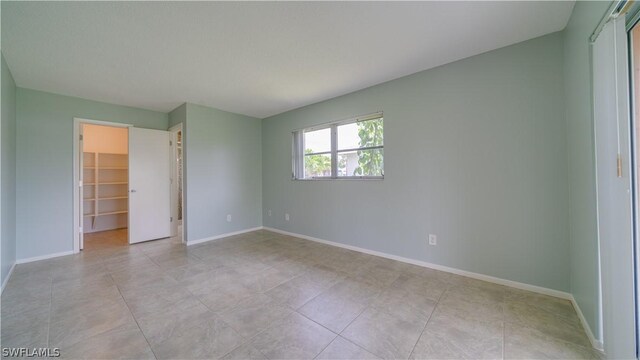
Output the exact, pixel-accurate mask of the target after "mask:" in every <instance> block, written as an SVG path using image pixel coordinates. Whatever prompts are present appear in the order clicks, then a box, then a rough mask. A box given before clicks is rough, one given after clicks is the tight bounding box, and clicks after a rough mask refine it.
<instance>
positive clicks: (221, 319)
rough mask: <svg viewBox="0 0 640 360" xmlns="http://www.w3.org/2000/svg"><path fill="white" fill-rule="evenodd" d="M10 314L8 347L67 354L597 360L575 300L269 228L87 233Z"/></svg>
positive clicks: (8, 293)
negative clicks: (135, 236)
mask: <svg viewBox="0 0 640 360" xmlns="http://www.w3.org/2000/svg"><path fill="white" fill-rule="evenodd" d="M1 316H2V318H1V320H2V340H1V341H2V346H3V347H29V348H33V347H47V346H48V347H59V348H60V351H61V354H62V357H63V358H87V359H107V358H128V359H143V358H157V359H214V358H225V359H265V358H269V359H313V358H317V359H375V358H386V359H407V358H411V359H423V358H424V359H427V358H431V359H445V358H446V359H485V358H486V359H499V358H506V359H523V358H527V359H530V358H541V359H542V358H557V359H578V358H580V359H582V358H596V354H595V353H594V352H593V351H592V350H591V349H590V346H589V341H588V340H587V337H586V336H585V334H584V331H583V330H582V328H581V326H580V322H579V320H578V317H577V316H576V313H575V311H574V309H573V308H572V306H571V304H570V303H569V302H568V301H565V300H560V299H556V298H552V297H548V296H543V295H538V294H534V293H530V292H526V291H521V290H516V289H512V288H507V287H503V286H499V285H495V284H491V283H486V282H482V281H477V280H473V279H469V278H465V277H461V276H457V275H452V274H448V273H443V272H439V271H435V270H430V269H425V268H421V267H417V266H413V265H408V264H405V263H401V262H397V261H392V260H388V259H384V258H379V257H374V256H369V255H364V254H361V253H357V252H353V251H348V250H344V249H340V248H335V247H331V246H326V245H322V244H317V243H314V242H310V241H306V240H302V239H298V238H294V237H289V236H283V235H280V234H275V233H271V232H267V231H263V230H261V231H256V232H252V233H247V234H243V235H238V236H233V237H230V238H226V239H222V240H220V241H215V242H209V243H204V244H200V245H195V246H191V247H188V248H187V247H185V246H183V245H182V244H181V243H180V241H179V240H178V239H166V240H159V241H152V242H147V243H142V244H137V245H133V246H127V244H126V231H115V232H108V233H100V234H95V235H93V236H88V237H87V240H86V242H85V250H84V251H83V252H82V253H81V254H78V255H71V256H65V257H60V258H56V259H51V260H45V261H39V262H34V263H29V264H23V265H18V266H17V267H16V269H15V272H14V273H13V276H12V277H11V279H10V281H9V283H8V285H7V288H6V289H5V291H4V293H3V294H2V314H1Z"/></svg>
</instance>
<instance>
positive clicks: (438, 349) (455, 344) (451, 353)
mask: <svg viewBox="0 0 640 360" xmlns="http://www.w3.org/2000/svg"><path fill="white" fill-rule="evenodd" d="M502 335H503V323H502V322H501V321H492V322H486V321H478V320H474V319H469V318H465V317H461V316H457V315H453V314H448V313H443V312H440V311H437V310H436V311H435V312H434V313H433V315H432V316H431V318H430V319H429V323H428V324H427V327H426V328H425V330H424V332H423V333H422V336H421V337H420V340H419V341H418V343H417V344H416V346H415V348H414V350H413V353H412V354H411V358H412V359H501V358H502V345H503V344H502V337H503V336H502Z"/></svg>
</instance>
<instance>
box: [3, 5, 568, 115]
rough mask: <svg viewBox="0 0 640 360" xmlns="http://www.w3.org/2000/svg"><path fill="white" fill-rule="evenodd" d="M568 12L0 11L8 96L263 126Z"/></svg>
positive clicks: (438, 8)
mask: <svg viewBox="0 0 640 360" xmlns="http://www.w3.org/2000/svg"><path fill="white" fill-rule="evenodd" d="M572 8H573V2H563V1H547V2H218V3H213V2H7V1H2V53H3V54H4V56H5V58H6V60H7V63H8V65H9V68H10V69H11V72H12V74H13V76H14V78H15V81H16V83H17V85H18V86H20V87H25V88H31V89H37V90H44V91H50V92H54V93H59V94H64V95H72V96H78V97H81V98H86V99H93V100H99V101H105V102H109V103H115V104H121V105H129V106H135V107H140V108H145V109H152V110H158V111H163V112H167V111H170V110H172V109H173V108H175V107H176V106H178V105H180V104H182V103H183V102H185V101H187V102H192V103H196V104H202V105H208V106H212V107H216V108H219V109H223V110H227V111H231V112H236V113H240V114H246V115H251V116H256V117H259V118H264V117H267V116H270V115H274V114H278V113H281V112H284V111H286V110H290V109H294V108H298V107H301V106H304V105H307V104H311V103H315V102H318V101H321V100H325V99H329V98H332V97H335V96H338V95H342V94H346V93H349V92H352V91H355V90H359V89H363V88H365V87H368V86H371V85H374V84H379V83H381V82H385V81H388V80H391V79H395V78H398V77H401V76H404V75H408V74H412V73H415V72H418V71H421V70H425V69H429V68H432V67H435V66H438V65H442V64H445V63H449V62H452V61H455V60H459V59H463V58H466V57H469V56H472V55H476V54H479V53H482V52H486V51H489V50H493V49H497V48H500V47H503V46H507V45H510V44H514V43H517V42H520V41H524V40H527V39H531V38H534V37H537V36H541V35H544V34H548V33H552V32H555V31H559V30H562V29H563V28H564V27H565V25H566V24H567V21H568V19H569V16H570V14H571V11H572Z"/></svg>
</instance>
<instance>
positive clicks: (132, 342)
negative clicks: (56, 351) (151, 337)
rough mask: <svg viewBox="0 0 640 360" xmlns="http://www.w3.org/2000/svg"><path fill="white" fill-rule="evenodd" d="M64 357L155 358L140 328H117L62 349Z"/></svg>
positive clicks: (61, 354)
mask: <svg viewBox="0 0 640 360" xmlns="http://www.w3.org/2000/svg"><path fill="white" fill-rule="evenodd" d="M60 357H61V358H63V359H155V356H154V355H153V352H152V351H151V348H150V347H149V344H148V343H147V340H146V339H145V338H144V336H143V335H142V332H141V331H140V329H137V328H131V329H125V330H120V329H115V330H112V331H108V332H105V333H102V334H99V335H96V336H93V337H90V338H88V339H85V340H83V341H81V342H79V343H76V344H75V345H72V346H69V347H66V348H65V349H64V351H61V353H60Z"/></svg>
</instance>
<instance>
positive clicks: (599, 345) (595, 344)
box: [571, 295, 604, 352]
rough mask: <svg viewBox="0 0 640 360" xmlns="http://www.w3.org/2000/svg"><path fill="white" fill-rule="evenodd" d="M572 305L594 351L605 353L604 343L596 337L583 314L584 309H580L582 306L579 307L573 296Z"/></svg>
mask: <svg viewBox="0 0 640 360" xmlns="http://www.w3.org/2000/svg"><path fill="white" fill-rule="evenodd" d="M571 304H572V305H573V308H574V309H575V310H576V313H577V314H578V318H579V319H580V323H581V324H582V327H583V328H584V332H585V333H587V337H588V338H589V341H590V342H591V346H593V348H594V349H596V350H598V351H600V352H603V351H604V346H603V345H602V341H600V340H598V339H596V337H595V336H594V335H593V331H591V326H589V323H588V322H587V319H586V318H585V317H584V314H583V313H582V309H580V306H579V305H578V303H577V302H576V299H575V298H574V297H573V295H572V296H571Z"/></svg>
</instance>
